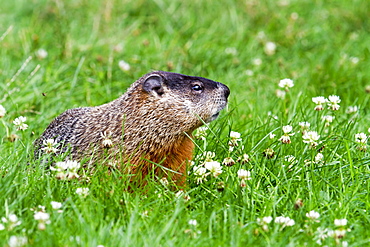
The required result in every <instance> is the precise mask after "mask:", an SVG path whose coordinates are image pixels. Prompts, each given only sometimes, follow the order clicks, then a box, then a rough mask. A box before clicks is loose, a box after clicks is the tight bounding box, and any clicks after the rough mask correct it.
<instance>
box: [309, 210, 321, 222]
mask: <svg viewBox="0 0 370 247" xmlns="http://www.w3.org/2000/svg"><path fill="white" fill-rule="evenodd" d="M306 217H307V218H309V219H310V220H317V219H318V218H319V217H320V214H319V213H318V212H316V211H314V210H312V211H310V212H308V213H306Z"/></svg>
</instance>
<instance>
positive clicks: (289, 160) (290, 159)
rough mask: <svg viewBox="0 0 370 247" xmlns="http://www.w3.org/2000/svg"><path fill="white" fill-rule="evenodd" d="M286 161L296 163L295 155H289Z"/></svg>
mask: <svg viewBox="0 0 370 247" xmlns="http://www.w3.org/2000/svg"><path fill="white" fill-rule="evenodd" d="M284 160H285V161H286V162H288V163H293V162H296V161H297V160H296V157H294V156H293V155H287V156H285V157H284Z"/></svg>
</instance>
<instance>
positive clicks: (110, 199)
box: [0, 0, 370, 246]
mask: <svg viewBox="0 0 370 247" xmlns="http://www.w3.org/2000/svg"><path fill="white" fill-rule="evenodd" d="M284 2H287V3H288V4H286V5H285V4H283V3H284ZM369 12H370V3H369V1H367V0H354V1H346V0H338V1H324V0H321V1H320V0H316V1H307V0H304V1H301V0H299V1H298V0H290V1H271V0H264V1H232V0H225V1H211V0H205V1H195V0H194V1H193V0H192V1H167V0H153V1H144V0H138V1H128V0H123V1H118V0H104V1H97V0H92V1H87V0H73V1H72V0H67V1H58V0H56V1H47V0H33V1H29V0H27V1H26V0H15V1H4V3H2V8H1V10H0V16H1V18H0V37H1V38H0V65H1V66H0V92H1V93H0V104H1V105H2V106H3V107H4V108H5V109H6V110H7V112H6V115H5V116H4V117H3V118H1V119H0V122H1V124H0V137H1V138H0V217H8V216H9V215H11V214H15V215H16V216H17V217H18V219H19V220H20V221H21V223H20V224H19V225H17V226H14V227H11V226H10V225H9V223H4V222H0V223H1V224H3V225H4V227H5V228H6V229H4V230H1V231H0V245H2V246H7V245H10V242H9V241H10V239H11V236H16V237H18V238H19V237H22V236H24V237H26V238H27V245H30V246H98V245H104V246H320V245H319V244H318V243H316V241H317V240H318V228H319V227H320V228H321V229H331V230H338V229H339V228H340V227H338V226H335V225H334V220H335V219H347V220H348V223H347V225H346V226H345V227H343V228H344V229H349V230H350V231H347V232H346V234H345V236H344V237H343V238H340V239H338V238H337V239H336V238H335V237H333V236H329V237H327V238H325V239H324V240H322V245H327V246H336V245H339V246H341V245H342V242H347V243H348V244H349V246H368V245H370V233H369V230H368V229H369V227H370V214H369V212H370V196H369V190H370V183H369V177H370V169H369V165H370V159H369V153H368V151H367V152H363V151H360V150H359V147H360V145H359V144H358V143H356V142H355V134H357V133H361V132H363V133H366V134H367V135H369V132H368V128H369V127H370V125H369V121H370V112H369V97H370V95H369V94H368V93H367V92H366V90H365V88H366V86H367V85H370V82H369V80H370V71H369V68H370V47H369V44H370V35H369V30H370V22H369V18H368V14H369ZM294 13H296V14H294ZM297 15H298V18H296V17H297ZM268 41H271V42H274V43H275V44H276V45H277V48H276V52H275V54H273V55H267V54H266V52H265V51H264V45H265V43H266V42H268ZM39 49H45V50H46V51H47V52H48V55H47V57H46V58H38V57H37V56H36V54H37V51H38V50H39ZM30 56H32V58H31V59H28V58H29V57H30ZM257 58H258V59H261V61H262V63H261V64H260V65H255V59H257ZM27 59H28V60H27ZM357 59H358V61H357V63H356V60H357ZM120 60H124V61H126V62H127V63H129V64H130V66H131V69H130V70H129V71H122V70H120V68H119V66H118V62H119V61H120ZM25 61H28V62H26V63H25ZM152 70H166V71H173V72H178V73H183V74H189V75H196V76H203V77H207V78H210V79H213V80H216V81H220V82H222V83H224V84H226V85H228V86H229V87H230V90H231V95H230V103H229V106H228V109H227V110H224V111H223V112H222V115H221V116H220V118H219V119H218V120H217V121H215V122H213V123H212V124H211V125H210V129H211V130H209V131H208V132H207V137H206V140H205V141H203V140H196V143H197V145H198V148H197V149H196V150H195V154H194V155H195V157H196V156H197V155H199V154H202V153H203V152H204V151H212V152H214V153H215V157H214V158H213V160H215V161H218V162H220V163H222V161H223V160H224V158H226V157H232V158H233V159H234V160H237V159H238V157H240V156H241V155H243V154H244V153H245V154H248V155H249V157H250V161H249V162H248V163H244V164H242V163H241V162H236V164H235V165H233V166H230V167H228V166H222V169H223V172H222V173H221V174H220V175H219V176H218V177H213V176H211V175H209V176H208V177H207V181H204V182H203V183H201V184H197V183H196V177H195V175H194V174H192V173H191V174H190V175H189V179H188V184H189V188H188V189H187V191H186V193H187V195H188V196H189V197H190V200H184V199H183V197H180V198H178V197H177V196H176V193H177V191H176V190H173V191H172V190H168V189H166V187H164V186H163V185H161V184H160V183H159V182H157V181H151V182H149V184H148V186H147V187H146V188H145V191H144V192H142V191H141V192H139V191H137V192H134V193H128V192H126V190H125V188H126V187H127V182H126V181H127V175H126V174H121V173H120V171H118V170H113V171H112V172H108V168H107V167H98V168H97V169H96V170H95V171H94V172H93V173H92V174H89V173H87V174H85V175H83V174H82V173H83V171H82V170H81V171H80V172H81V175H82V179H80V180H77V179H74V180H71V181H64V180H58V179H56V178H55V174H54V173H53V172H51V171H50V170H48V169H45V168H44V167H43V166H42V165H40V164H39V162H37V161H34V160H33V159H32V157H33V144H32V143H33V141H34V140H35V139H36V138H37V137H38V136H39V135H40V134H41V133H42V132H43V130H44V129H45V128H46V126H47V125H48V123H50V122H51V120H52V119H53V118H54V117H56V116H57V115H59V114H60V113H62V112H63V111H65V110H66V109H70V108H74V107H79V106H95V105H100V104H103V103H106V102H109V101H111V100H113V99H115V98H117V97H119V96H120V95H121V94H123V93H124V92H125V90H126V89H127V87H128V86H129V85H130V84H131V83H132V82H134V81H135V80H136V79H138V78H139V77H140V76H142V75H143V74H145V73H147V72H150V71H152ZM284 78H290V79H293V80H294V84H295V86H294V87H292V88H290V90H289V92H288V93H287V95H286V97H285V99H280V98H278V97H277V96H276V94H275V91H276V90H277V89H279V87H278V83H279V81H280V80H281V79H284ZM368 91H370V90H368ZM329 95H338V96H340V98H341V102H340V109H339V110H338V111H335V112H334V111H331V110H329V109H326V107H325V109H324V110H323V111H314V107H315V104H314V103H313V102H312V97H316V96H325V97H328V96H329ZM349 106H358V108H359V111H358V112H356V113H352V114H348V113H346V109H347V107H349ZM325 115H333V116H335V119H334V121H333V122H332V123H331V124H330V126H328V127H325V126H324V123H323V122H322V120H321V117H322V116H325ZM19 116H26V117H27V121H26V123H27V124H28V125H29V127H28V129H27V130H25V131H16V128H15V126H14V125H13V123H12V122H13V120H14V119H15V118H17V117H19ZM275 116H276V117H275ZM303 121H307V122H309V123H311V126H310V129H311V130H313V131H317V132H318V133H319V134H320V141H321V143H320V144H319V145H318V146H317V147H316V148H315V149H311V148H309V147H308V144H306V143H303V141H302V140H303V139H302V134H301V130H300V126H299V124H298V123H299V122H303ZM285 125H291V126H293V132H295V135H293V136H291V144H282V143H281V142H280V141H279V138H280V137H281V135H282V134H283V132H282V126H285ZM230 131H236V132H239V133H241V138H242V140H241V141H239V142H238V143H239V145H238V146H237V147H235V148H234V150H233V151H232V152H230V151H229V148H228V142H229V140H230V138H229V134H230ZM272 132H273V133H274V134H276V137H275V138H274V139H270V138H269V133H272ZM12 134H16V135H18V139H17V140H16V141H14V142H12V141H9V136H11V135H12ZM365 145H367V144H365ZM268 148H270V149H273V150H274V153H275V154H274V156H273V157H271V158H267V157H266V155H265V153H266V149H268ZM318 153H321V154H323V156H324V159H323V161H322V162H316V163H314V161H315V156H316V155H317V154H318ZM288 155H293V156H294V157H295V161H294V162H288V161H286V158H285V157H286V156H288ZM194 162H195V164H196V165H202V160H201V159H199V158H198V159H194ZM239 169H245V170H248V171H250V172H251V177H252V179H251V180H247V181H246V186H245V187H240V179H239V178H238V176H237V171H238V170H239ZM190 170H192V168H190ZM80 187H87V188H89V192H90V193H89V195H88V196H87V197H85V198H83V197H81V196H79V195H77V194H76V193H75V191H76V189H77V188H80ZM299 200H301V202H302V203H303V204H300V203H297V202H298V201H299ZM51 201H57V202H61V203H62V205H63V206H62V208H61V210H62V212H57V210H54V209H52V207H51V204H50V202H51ZM39 205H41V206H45V211H46V212H47V213H49V214H50V223H49V224H46V228H45V230H40V229H38V228H39V227H38V222H37V221H36V220H35V219H34V214H35V212H37V211H40V210H41V209H40V208H39V207H38V206H39ZM311 210H314V211H316V212H318V213H320V217H319V219H318V220H319V222H313V221H310V220H308V218H307V217H306V213H307V212H309V211H311ZM266 216H272V217H273V218H274V219H275V218H276V217H278V216H286V217H290V218H291V219H294V221H295V224H294V225H293V226H286V227H283V226H281V225H279V224H277V223H274V220H273V221H272V222H271V223H269V224H268V231H264V230H263V227H262V226H261V225H260V224H258V220H257V219H258V218H262V217H266ZM193 219H195V220H196V221H197V225H195V226H194V225H191V224H189V221H190V220H193ZM345 244H346V243H344V245H345Z"/></svg>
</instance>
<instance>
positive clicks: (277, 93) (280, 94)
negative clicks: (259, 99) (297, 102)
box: [275, 89, 286, 99]
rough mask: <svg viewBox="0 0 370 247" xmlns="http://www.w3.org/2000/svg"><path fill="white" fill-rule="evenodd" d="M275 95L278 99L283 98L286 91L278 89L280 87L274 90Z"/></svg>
mask: <svg viewBox="0 0 370 247" xmlns="http://www.w3.org/2000/svg"><path fill="white" fill-rule="evenodd" d="M275 95H276V97H278V98H279V99H285V95H286V91H284V90H280V89H277V90H276V91H275Z"/></svg>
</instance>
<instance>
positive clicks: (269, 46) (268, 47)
mask: <svg viewBox="0 0 370 247" xmlns="http://www.w3.org/2000/svg"><path fill="white" fill-rule="evenodd" d="M264 51H265V53H266V54H267V55H269V56H271V55H274V54H275V52H276V44H275V43H274V42H271V41H269V42H266V44H265V47H264Z"/></svg>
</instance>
